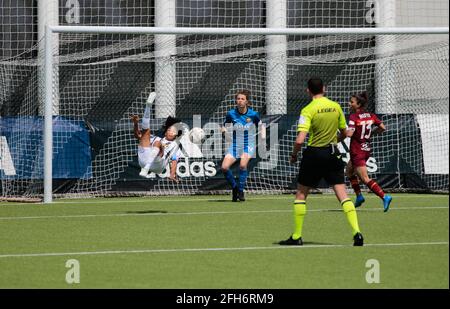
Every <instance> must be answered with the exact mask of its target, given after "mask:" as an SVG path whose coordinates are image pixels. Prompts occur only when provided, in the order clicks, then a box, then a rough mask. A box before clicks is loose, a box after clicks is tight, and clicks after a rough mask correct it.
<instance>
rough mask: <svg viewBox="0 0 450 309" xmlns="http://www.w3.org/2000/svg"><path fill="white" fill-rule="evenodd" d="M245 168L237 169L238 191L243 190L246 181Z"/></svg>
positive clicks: (246, 173)
mask: <svg viewBox="0 0 450 309" xmlns="http://www.w3.org/2000/svg"><path fill="white" fill-rule="evenodd" d="M247 176H248V172H247V170H241V169H240V170H239V191H244V189H245V184H246V183H247Z"/></svg>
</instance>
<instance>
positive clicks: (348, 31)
mask: <svg viewBox="0 0 450 309" xmlns="http://www.w3.org/2000/svg"><path fill="white" fill-rule="evenodd" d="M56 33H77V34H152V35H158V34H166V35H167V34H173V35H194V34H203V35H211V34H215V35H285V36H289V35H298V36H301V35H305V36H306V35H315V36H320V35H335V36H339V35H405V34H410V35H414V34H418V35H419V34H420V35H423V34H448V33H449V28H448V27H379V28H186V27H179V28H165V27H97V26H47V28H46V34H45V91H44V93H45V108H44V110H45V115H44V130H45V132H44V203H51V202H52V153H53V131H52V115H53V99H54V98H53V90H52V88H53V83H54V81H53V67H54V59H53V46H54V42H53V40H54V34H56Z"/></svg>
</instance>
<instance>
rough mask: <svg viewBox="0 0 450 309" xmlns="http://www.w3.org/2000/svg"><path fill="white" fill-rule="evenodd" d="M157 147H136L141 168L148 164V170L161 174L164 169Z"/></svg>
mask: <svg viewBox="0 0 450 309" xmlns="http://www.w3.org/2000/svg"><path fill="white" fill-rule="evenodd" d="M158 154H159V148H157V147H140V146H139V147H138V161H139V165H140V166H141V168H144V167H145V166H147V165H149V166H150V169H149V172H154V173H156V174H161V173H162V172H163V171H164V167H165V166H164V159H163V158H162V157H160V156H159V155H158Z"/></svg>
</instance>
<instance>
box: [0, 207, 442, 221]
mask: <svg viewBox="0 0 450 309" xmlns="http://www.w3.org/2000/svg"><path fill="white" fill-rule="evenodd" d="M432 209H447V210H448V209H449V207H448V206H425V207H401V208H394V207H393V208H391V209H390V210H389V211H397V210H432ZM333 211H335V212H340V211H342V209H339V208H328V209H311V210H308V212H333ZM357 211H358V212H382V209H381V208H369V209H367V208H366V209H364V208H363V209H360V208H358V209H357ZM288 212H289V213H290V212H292V210H284V209H276V210H239V211H195V212H155V213H139V211H137V213H133V212H131V213H115V214H91V215H56V216H25V217H0V221H5V220H33V219H71V218H102V217H156V216H158V217H159V216H196V215H211V216H215V215H233V214H264V213H288Z"/></svg>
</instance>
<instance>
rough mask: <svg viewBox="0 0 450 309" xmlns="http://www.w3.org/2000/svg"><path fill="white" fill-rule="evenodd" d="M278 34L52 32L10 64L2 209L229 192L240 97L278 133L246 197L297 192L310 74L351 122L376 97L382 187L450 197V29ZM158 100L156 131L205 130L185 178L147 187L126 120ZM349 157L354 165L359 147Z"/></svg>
mask: <svg viewBox="0 0 450 309" xmlns="http://www.w3.org/2000/svg"><path fill="white" fill-rule="evenodd" d="M269 19H270V18H269ZM350 20H351V19H350ZM268 25H269V26H270V27H267V28H256V27H247V28H235V27H226V25H222V26H220V27H214V28H210V27H202V28H200V27H195V28H193V27H114V26H108V27H99V26H49V27H47V33H46V36H45V44H43V43H41V44H40V45H38V46H35V47H33V48H32V49H29V50H27V51H26V52H24V53H22V54H19V55H16V56H14V57H12V58H8V59H2V60H1V61H0V85H1V92H0V97H1V108H2V114H1V119H0V120H1V122H0V125H1V137H0V145H1V156H0V175H1V190H2V191H1V196H2V199H11V198H19V197H26V198H38V199H39V198H45V201H46V202H51V200H52V198H53V197H96V196H124V195H128V196H130V195H161V194H189V195H192V194H201V193H210V194H214V193H221V192H223V191H224V190H226V189H227V187H226V185H225V182H224V180H223V175H222V172H221V170H220V166H221V165H220V164H221V161H222V159H223V156H224V154H225V151H226V138H225V137H224V135H223V134H222V132H221V131H220V127H221V126H222V125H223V122H224V120H225V116H226V113H227V112H228V111H229V110H230V109H232V108H234V107H235V101H234V99H235V94H236V92H237V91H239V90H242V89H247V90H249V91H250V92H251V104H252V108H253V109H255V110H256V111H258V112H259V113H260V114H261V116H262V121H263V122H264V123H265V124H266V127H267V134H266V139H265V140H262V141H260V143H258V151H257V155H256V157H255V159H254V160H252V162H251V164H250V169H249V178H248V179H249V180H248V185H247V190H248V191H250V192H254V193H271V194H273V193H285V192H291V191H292V190H294V189H295V185H296V177H297V173H298V165H291V164H290V163H289V156H290V153H291V150H292V144H293V142H294V140H295V136H296V125H297V120H298V115H299V113H300V110H301V109H302V107H304V106H306V104H307V103H309V98H308V97H307V94H306V93H305V83H306V81H307V80H308V79H309V78H310V77H312V76H318V77H321V78H323V79H324V81H325V82H326V84H327V96H328V97H330V98H331V99H333V100H335V101H337V102H339V103H340V104H341V106H342V108H343V110H344V113H345V114H347V115H348V114H349V107H348V101H349V98H350V96H351V95H352V94H354V93H357V92H361V91H368V93H369V106H368V109H369V110H370V111H372V112H376V113H377V114H378V115H379V116H380V117H381V119H382V121H383V122H384V123H385V124H386V127H387V131H386V132H385V133H384V134H382V135H379V136H374V137H373V140H372V141H373V152H372V157H371V158H370V159H369V161H368V162H367V166H368V169H369V172H370V173H371V176H372V177H373V178H375V179H377V181H378V182H379V183H381V184H382V185H383V187H384V188H386V189H390V190H405V191H409V190H411V191H430V192H431V191H442V192H448V186H449V183H448V179H449V173H448V171H449V168H448V153H449V145H448V139H449V127H448V123H449V122H448V121H449V119H448V109H449V91H448V85H449V66H448V64H449V61H448V60H449V59H448V57H449V56H448V27H352V25H349V27H301V25H294V26H295V27H290V28H289V27H286V23H284V24H283V23H281V24H277V20H275V21H270V20H268ZM42 46H45V48H42ZM151 92H156V94H157V97H156V100H155V103H154V105H153V109H152V111H151V121H150V128H151V130H153V132H155V134H161V131H160V129H161V126H162V124H163V123H164V121H165V118H166V117H167V116H175V117H177V118H180V119H181V120H182V121H183V122H184V123H185V124H186V125H187V126H188V127H190V128H192V127H201V128H203V131H204V132H205V138H204V139H203V140H201V141H191V140H190V139H189V136H188V135H185V136H183V137H182V138H181V139H180V141H179V142H180V147H181V150H182V153H183V156H182V158H181V159H180V160H179V163H178V170H177V173H178V177H179V180H180V181H179V182H173V181H171V180H170V179H169V177H168V173H167V171H165V172H163V173H161V174H158V175H156V174H153V175H150V176H149V177H148V178H145V179H143V178H140V177H139V165H138V163H137V155H136V154H137V142H136V140H135V139H134V137H133V126H132V122H131V121H130V119H129V117H130V116H131V115H139V116H141V115H142V114H143V112H144V108H145V102H146V100H147V98H148V96H149V94H150V93H151ZM256 135H257V134H255V136H256ZM340 149H341V152H342V153H343V154H344V156H343V159H344V160H348V153H347V152H348V143H343V144H341V145H340Z"/></svg>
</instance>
